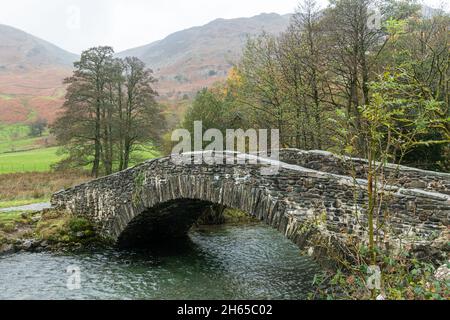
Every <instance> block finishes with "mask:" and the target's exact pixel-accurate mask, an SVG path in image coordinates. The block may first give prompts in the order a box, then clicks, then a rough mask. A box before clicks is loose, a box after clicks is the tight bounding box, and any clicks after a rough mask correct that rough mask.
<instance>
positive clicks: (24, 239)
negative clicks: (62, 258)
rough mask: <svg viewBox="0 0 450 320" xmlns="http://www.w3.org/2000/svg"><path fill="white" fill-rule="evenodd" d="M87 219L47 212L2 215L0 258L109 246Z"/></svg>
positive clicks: (0, 220) (4, 213) (0, 215)
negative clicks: (13, 254) (8, 255)
mask: <svg viewBox="0 0 450 320" xmlns="http://www.w3.org/2000/svg"><path fill="white" fill-rule="evenodd" d="M106 245H107V243H106V241H105V240H104V239H101V238H100V237H98V236H97V234H96V232H95V228H94V226H93V225H92V224H91V223H90V222H89V221H87V220H86V219H84V218H81V217H75V216H72V215H69V214H67V213H65V212H60V211H56V210H51V209H46V210H43V211H37V212H2V213H0V255H2V254H11V253H15V252H19V251H27V252H42V251H74V250H85V249H88V248H93V247H102V246H106Z"/></svg>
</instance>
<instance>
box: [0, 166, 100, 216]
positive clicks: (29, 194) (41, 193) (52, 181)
mask: <svg viewBox="0 0 450 320" xmlns="http://www.w3.org/2000/svg"><path fill="white" fill-rule="evenodd" d="M90 179H91V178H90V177H89V176H88V175H87V174H86V173H84V172H80V171H76V172H75V171H74V172H35V173H13V174H3V175H1V176H0V208H10V207H18V206H23V205H28V204H33V203H39V202H47V201H49V199H50V196H51V195H52V194H53V193H55V192H57V191H59V190H61V189H67V188H70V187H72V186H75V185H78V184H80V183H83V182H86V181H89V180H90Z"/></svg>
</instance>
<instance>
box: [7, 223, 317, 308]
mask: <svg viewBox="0 0 450 320" xmlns="http://www.w3.org/2000/svg"><path fill="white" fill-rule="evenodd" d="M189 237H190V241H185V242H184V243H183V244H181V243H180V244H178V245H176V246H171V247H166V248H160V249H159V250H158V251H156V252H155V251H153V252H130V251H116V250H107V251H101V252H90V253H83V254H51V253H17V254H13V255H8V256H3V257H0V299H304V298H306V297H307V295H308V293H309V292H310V291H311V290H312V281H313V278H314V274H316V273H317V272H318V271H319V268H318V266H317V265H316V264H315V263H314V262H313V261H311V259H310V258H308V257H304V256H301V255H300V254H299V250H298V248H297V247H296V246H295V245H294V244H292V243H291V242H290V241H289V240H287V239H286V238H284V237H283V236H282V235H281V234H280V233H278V232H277V231H276V230H273V229H272V228H270V227H267V226H265V225H262V224H249V225H244V226H242V225H239V226H231V225H226V226H220V227H208V228H202V229H196V230H194V231H191V232H190V235H189ZM68 267H76V268H79V270H80V287H81V288H79V289H75V290H69V289H68V287H67V282H68V274H67V273H66V269H67V268H68ZM72 289H73V288H72Z"/></svg>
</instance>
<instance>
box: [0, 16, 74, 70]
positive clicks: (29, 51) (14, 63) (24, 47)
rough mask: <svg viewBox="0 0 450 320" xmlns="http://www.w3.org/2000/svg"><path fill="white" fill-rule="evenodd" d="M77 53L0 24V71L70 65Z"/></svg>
mask: <svg viewBox="0 0 450 320" xmlns="http://www.w3.org/2000/svg"><path fill="white" fill-rule="evenodd" d="M76 59H77V55H75V54H72V53H70V52H67V51H65V50H63V49H61V48H58V47H57V46H55V45H53V44H51V43H49V42H47V41H45V40H42V39H39V38H37V37H34V36H32V35H30V34H28V33H25V32H23V31H21V30H19V29H16V28H12V27H9V26H6V25H1V24H0V71H2V72H5V71H17V70H19V71H26V70H34V69H36V68H46V67H55V66H57V67H71V66H72V63H73V62H74V61H75V60H76Z"/></svg>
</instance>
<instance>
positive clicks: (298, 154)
mask: <svg viewBox="0 0 450 320" xmlns="http://www.w3.org/2000/svg"><path fill="white" fill-rule="evenodd" d="M280 160H281V161H284V162H286V163H291V164H296V165H299V166H302V167H305V168H310V169H314V170H318V171H322V172H329V173H335V174H339V175H347V176H354V177H356V178H359V179H367V167H368V161H367V160H366V159H360V158H350V157H344V156H338V155H335V154H333V153H331V152H326V151H318V150H312V151H303V150H298V149H283V150H281V151H280ZM384 174H385V180H386V181H387V183H388V184H392V185H396V186H400V187H403V188H406V189H420V190H426V191H430V192H438V193H444V194H447V195H450V173H443V172H435V171H428V170H421V169H417V168H411V167H406V166H400V165H395V164H387V165H386V166H385V172H384Z"/></svg>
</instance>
